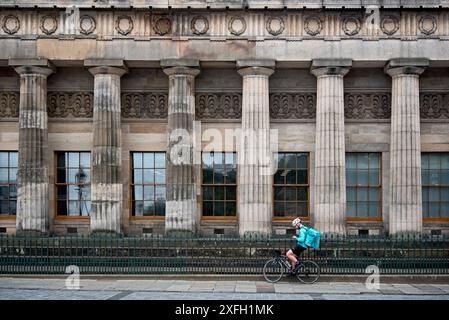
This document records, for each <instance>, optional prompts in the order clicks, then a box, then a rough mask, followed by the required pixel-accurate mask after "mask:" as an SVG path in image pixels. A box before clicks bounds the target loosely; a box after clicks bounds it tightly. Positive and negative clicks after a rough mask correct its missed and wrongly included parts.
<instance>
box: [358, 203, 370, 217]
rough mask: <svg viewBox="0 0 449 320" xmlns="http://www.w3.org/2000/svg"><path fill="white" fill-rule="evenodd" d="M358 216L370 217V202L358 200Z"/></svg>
mask: <svg viewBox="0 0 449 320" xmlns="http://www.w3.org/2000/svg"><path fill="white" fill-rule="evenodd" d="M357 216H358V217H360V218H365V217H368V202H357Z"/></svg>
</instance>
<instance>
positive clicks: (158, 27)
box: [154, 17, 171, 36]
mask: <svg viewBox="0 0 449 320" xmlns="http://www.w3.org/2000/svg"><path fill="white" fill-rule="evenodd" d="M154 32H156V33H157V34H158V35H160V36H164V35H166V34H168V33H170V32H171V20H170V19H169V18H167V17H161V18H158V19H157V20H156V21H155V23H154Z"/></svg>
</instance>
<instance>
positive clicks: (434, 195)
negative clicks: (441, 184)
mask: <svg viewBox="0 0 449 320" xmlns="http://www.w3.org/2000/svg"><path fill="white" fill-rule="evenodd" d="M429 201H440V189H439V188H429Z"/></svg>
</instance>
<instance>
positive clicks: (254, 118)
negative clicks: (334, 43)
mask: <svg viewBox="0 0 449 320" xmlns="http://www.w3.org/2000/svg"><path fill="white" fill-rule="evenodd" d="M274 67H275V61H274V60H240V61H237V68H238V73H239V74H240V75H241V76H242V77H243V91H242V139H243V140H242V139H241V144H240V150H239V157H238V159H239V162H238V164H239V167H238V210H239V211H238V215H239V234H240V235H241V236H245V235H248V234H259V235H270V234H271V232H272V227H271V224H272V217H273V186H272V181H273V175H272V172H269V170H268V171H267V169H269V168H270V167H271V165H272V154H271V150H270V104H269V81H268V79H269V77H270V75H272V74H273V72H274ZM266 160H268V161H269V162H266Z"/></svg>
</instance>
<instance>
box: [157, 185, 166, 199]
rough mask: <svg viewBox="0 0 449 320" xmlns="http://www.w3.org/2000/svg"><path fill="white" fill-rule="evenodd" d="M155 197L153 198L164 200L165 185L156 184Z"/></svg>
mask: <svg viewBox="0 0 449 320" xmlns="http://www.w3.org/2000/svg"><path fill="white" fill-rule="evenodd" d="M155 197H156V199H155V200H157V201H162V202H165V197H166V190H165V186H156V193H155Z"/></svg>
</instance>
